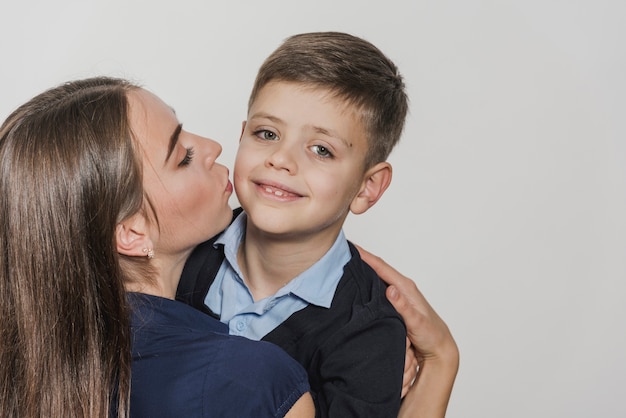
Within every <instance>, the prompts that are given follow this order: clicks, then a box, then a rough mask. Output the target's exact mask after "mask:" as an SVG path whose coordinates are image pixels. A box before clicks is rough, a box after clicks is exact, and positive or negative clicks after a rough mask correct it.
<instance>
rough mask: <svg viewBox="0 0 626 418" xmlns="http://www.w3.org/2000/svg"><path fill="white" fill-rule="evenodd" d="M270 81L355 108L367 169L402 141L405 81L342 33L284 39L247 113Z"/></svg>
mask: <svg viewBox="0 0 626 418" xmlns="http://www.w3.org/2000/svg"><path fill="white" fill-rule="evenodd" d="M270 81H287V82H296V83H303V84H308V85H311V86H314V87H318V86H319V87H322V88H326V89H329V90H330V91H332V92H334V93H335V94H336V95H337V96H338V97H340V98H341V99H343V100H346V102H347V103H348V104H350V105H353V106H354V107H355V108H356V109H357V110H358V111H359V112H360V114H361V120H362V123H363V125H364V128H365V131H366V133H367V136H368V138H367V140H368V144H369V150H368V153H367V156H366V159H365V168H366V169H367V168H369V167H371V166H372V165H374V164H376V163H378V162H381V161H385V160H386V159H387V157H388V156H389V154H390V153H391V150H392V149H393V147H394V146H395V145H396V143H397V142H398V140H399V139H400V136H401V134H402V130H403V128H404V120H405V118H406V114H407V111H408V98H407V95H406V93H405V91H404V81H403V79H402V76H401V75H400V73H399V72H398V68H397V67H396V66H395V64H394V63H393V62H392V61H391V60H390V59H389V58H387V57H386V56H385V55H384V54H383V53H382V52H381V51H380V50H379V49H378V48H376V47H375V46H374V45H372V44H371V43H370V42H368V41H366V40H364V39H361V38H358V37H356V36H353V35H349V34H347V33H341V32H312V33H303V34H298V35H294V36H291V37H289V38H287V39H286V40H285V41H284V42H283V43H282V44H281V45H280V46H279V47H278V48H277V49H276V50H275V51H274V52H273V53H272V54H271V55H270V56H269V57H268V58H267V59H266V60H265V61H264V62H263V64H262V65H261V68H259V72H258V73H257V77H256V80H255V82H254V87H253V88H252V93H251V94H250V99H249V101H248V107H250V106H252V103H254V100H255V99H256V96H257V95H258V93H259V91H260V90H261V89H262V88H263V87H264V86H265V85H266V84H267V83H269V82H270Z"/></svg>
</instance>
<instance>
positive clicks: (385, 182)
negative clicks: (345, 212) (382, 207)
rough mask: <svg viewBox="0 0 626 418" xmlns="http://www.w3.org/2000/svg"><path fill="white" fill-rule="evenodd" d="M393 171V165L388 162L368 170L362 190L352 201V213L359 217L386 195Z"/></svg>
mask: <svg viewBox="0 0 626 418" xmlns="http://www.w3.org/2000/svg"><path fill="white" fill-rule="evenodd" d="M392 171H393V170H392V168H391V164H389V163H388V162H386V161H384V162H381V163H378V164H376V165H375V166H373V167H372V168H370V169H369V170H367V172H366V173H365V175H364V176H363V184H361V190H359V193H358V194H357V195H356V197H355V198H354V199H352V203H351V204H350V211H351V212H352V213H354V214H355V215H359V214H361V213H364V212H365V211H366V210H368V209H369V208H371V207H372V206H374V204H375V203H376V202H378V199H380V198H381V196H382V195H383V193H385V190H387V187H389V184H390V183H391V177H392Z"/></svg>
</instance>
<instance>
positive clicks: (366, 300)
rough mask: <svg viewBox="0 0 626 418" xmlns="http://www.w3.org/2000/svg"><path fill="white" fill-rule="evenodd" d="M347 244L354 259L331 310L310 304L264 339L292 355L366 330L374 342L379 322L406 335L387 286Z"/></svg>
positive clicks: (345, 271)
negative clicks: (387, 295) (386, 293)
mask: <svg viewBox="0 0 626 418" xmlns="http://www.w3.org/2000/svg"><path fill="white" fill-rule="evenodd" d="M348 245H349V247H350V252H351V255H352V258H351V259H350V261H349V262H348V263H347V264H346V265H345V266H344V273H343V277H342V278H341V280H340V281H339V283H338V285H337V289H336V291H335V295H334V297H333V300H332V304H331V306H330V308H324V307H320V306H316V305H309V306H307V307H306V308H304V309H302V310H300V311H298V312H296V313H294V314H293V315H291V316H290V317H289V318H288V319H287V320H286V321H285V322H283V323H282V324H281V325H279V326H278V327H277V328H275V329H274V330H273V331H272V332H270V333H269V334H268V335H266V336H265V337H264V338H263V339H264V340H267V341H272V342H274V343H277V344H279V345H280V346H281V347H283V348H285V349H286V350H287V351H288V352H290V354H292V355H293V354H295V352H296V351H297V352H300V353H302V351H303V348H304V347H307V346H308V347H310V348H312V347H313V346H319V345H320V344H322V343H324V344H332V341H333V340H336V341H338V342H339V341H340V340H342V339H343V338H349V336H350V335H351V334H358V333H363V332H364V330H367V331H366V332H369V333H370V334H371V335H372V338H373V340H375V339H376V332H375V331H373V330H375V329H377V328H378V327H376V326H375V324H377V323H380V324H382V323H385V324H386V325H385V326H387V327H391V328H392V329H395V330H397V331H398V334H402V335H403V336H404V335H406V330H405V328H404V322H403V321H402V317H401V316H400V314H398V312H396V310H395V309H394V308H393V306H392V305H391V303H390V302H389V301H388V300H387V297H386V295H385V291H386V289H387V285H386V284H385V283H384V282H383V281H382V280H381V279H380V277H378V275H377V274H376V273H375V272H374V270H373V269H372V268H371V267H370V266H369V265H368V264H367V263H365V262H364V261H363V260H362V259H361V257H360V256H359V253H358V250H357V249H356V247H354V245H352V243H350V242H348ZM403 341H404V340H403ZM290 345H293V347H291V349H290V348H289V346H290ZM296 346H298V348H296ZM310 348H309V349H310ZM309 349H305V350H304V351H309ZM292 350H293V351H292Z"/></svg>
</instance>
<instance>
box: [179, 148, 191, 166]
mask: <svg viewBox="0 0 626 418" xmlns="http://www.w3.org/2000/svg"><path fill="white" fill-rule="evenodd" d="M185 150H186V152H185V156H184V157H183V159H182V160H181V161H180V162H179V163H178V166H179V167H184V166H187V165H189V164H190V163H191V160H193V154H194V150H193V147H189V148H185Z"/></svg>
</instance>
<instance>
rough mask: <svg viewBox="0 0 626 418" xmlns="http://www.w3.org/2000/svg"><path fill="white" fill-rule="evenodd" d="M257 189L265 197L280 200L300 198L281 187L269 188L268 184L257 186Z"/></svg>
mask: <svg viewBox="0 0 626 418" xmlns="http://www.w3.org/2000/svg"><path fill="white" fill-rule="evenodd" d="M257 188H259V190H261V191H262V192H264V194H266V195H271V196H274V197H278V198H282V199H294V198H300V197H302V196H301V195H299V194H297V193H294V192H291V191H289V190H285V189H283V188H281V187H276V186H270V185H269V184H257Z"/></svg>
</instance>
